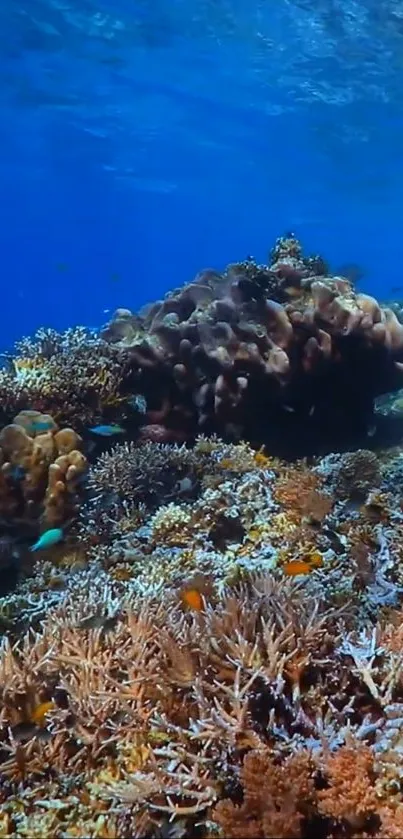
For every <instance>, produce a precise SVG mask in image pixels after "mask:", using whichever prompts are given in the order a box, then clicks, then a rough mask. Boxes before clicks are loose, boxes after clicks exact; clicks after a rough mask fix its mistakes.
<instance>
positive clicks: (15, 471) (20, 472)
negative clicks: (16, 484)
mask: <svg viewBox="0 0 403 839" xmlns="http://www.w3.org/2000/svg"><path fill="white" fill-rule="evenodd" d="M25 475H26V469H24V467H23V466H20V464H17V465H16V466H13V467H12V468H11V471H10V477H11V478H12V479H13V481H22V479H23V478H25Z"/></svg>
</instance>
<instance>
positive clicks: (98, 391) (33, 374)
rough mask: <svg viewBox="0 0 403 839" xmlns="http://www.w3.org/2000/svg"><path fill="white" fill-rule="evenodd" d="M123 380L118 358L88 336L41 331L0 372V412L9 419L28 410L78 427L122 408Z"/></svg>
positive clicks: (77, 332)
mask: <svg viewBox="0 0 403 839" xmlns="http://www.w3.org/2000/svg"><path fill="white" fill-rule="evenodd" d="M124 374H125V359H124V358H123V357H122V353H119V352H118V351H116V350H115V349H114V348H112V347H108V345H107V344H105V342H103V341H101V340H100V339H99V338H97V337H96V336H95V335H94V334H93V333H90V332H89V331H88V330H85V329H83V328H81V327H77V328H76V329H69V330H67V332H65V333H61V334H59V333H57V332H55V331H54V330H43V329H42V330H39V331H38V332H37V333H36V335H35V336H34V337H33V338H32V339H24V340H23V341H21V342H20V343H19V344H18V345H17V348H16V354H15V355H14V356H12V357H11V359H10V363H9V369H8V370H2V371H0V397H1V406H2V412H3V414H4V415H5V417H6V418H7V419H9V418H10V417H11V416H12V415H13V414H15V413H16V411H18V410H21V409H24V408H25V407H26V405H30V406H31V407H32V408H34V409H35V410H38V411H40V412H46V413H47V412H49V413H50V414H52V416H53V417H55V419H56V420H57V422H58V423H62V424H64V423H71V422H72V420H74V424H75V426H76V427H77V425H80V426H82V425H85V424H87V423H91V422H94V421H96V420H98V419H99V417H101V416H103V415H105V414H107V413H108V411H109V412H111V411H112V412H113V411H116V409H117V407H118V406H119V405H122V403H123V401H124V398H125V397H124V395H123V396H122V394H121V393H120V390H119V389H120V386H121V383H122V379H123V377H124Z"/></svg>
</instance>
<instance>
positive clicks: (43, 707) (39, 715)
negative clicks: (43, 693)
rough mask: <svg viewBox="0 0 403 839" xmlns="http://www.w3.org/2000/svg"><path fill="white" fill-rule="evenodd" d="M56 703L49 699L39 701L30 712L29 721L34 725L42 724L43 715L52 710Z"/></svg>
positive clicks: (43, 720)
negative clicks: (47, 700)
mask: <svg viewBox="0 0 403 839" xmlns="http://www.w3.org/2000/svg"><path fill="white" fill-rule="evenodd" d="M55 708H56V705H55V703H54V702H52V701H51V700H50V701H49V702H41V703H40V705H37V706H36V708H34V710H33V711H32V713H31V722H33V723H35V725H39V726H42V725H44V723H45V722H46V720H45V717H46V714H47V713H48V711H54V710H55Z"/></svg>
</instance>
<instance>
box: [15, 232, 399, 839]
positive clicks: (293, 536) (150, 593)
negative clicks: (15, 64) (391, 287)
mask: <svg viewBox="0 0 403 839" xmlns="http://www.w3.org/2000/svg"><path fill="white" fill-rule="evenodd" d="M392 315H393V313H391V310H390V309H385V308H382V307H381V306H379V305H378V304H377V302H376V301H375V300H373V298H369V297H367V296H365V295H362V294H358V293H356V292H355V291H354V290H353V288H352V287H351V285H350V284H349V283H348V281H347V280H346V279H344V278H342V277H330V276H329V272H328V269H327V267H326V265H325V264H324V262H323V260H321V258H320V257H318V256H314V257H311V258H306V257H304V256H303V255H302V252H301V248H300V245H299V243H298V242H297V240H296V239H295V238H294V237H292V236H289V237H286V238H284V239H280V240H278V241H277V243H276V245H275V248H274V249H273V251H272V254H271V265H270V266H264V265H257V264H256V263H255V262H254V261H253V260H251V259H248V260H246V261H245V262H243V263H237V264H235V265H231V266H229V267H228V269H226V271H225V272H224V273H223V274H217V273H215V272H212V271H210V272H207V273H206V272H205V273H203V275H200V276H199V277H198V278H196V280H195V281H194V283H191V284H190V285H188V286H186V287H184V288H182V289H179V290H177V291H174V292H172V293H171V294H169V295H167V297H166V298H165V300H164V301H160V302H159V303H157V304H155V305H153V306H151V307H149V308H148V310H145V311H143V312H142V313H140V315H138V316H134V315H132V314H131V313H130V312H128V311H127V310H121V311H120V312H119V313H118V315H117V317H115V318H114V319H113V321H112V323H111V324H110V325H109V327H107V328H106V330H105V331H104V333H103V337H102V338H100V337H97V336H95V335H94V334H92V333H89V332H87V331H85V330H81V329H76V330H69V331H68V332H67V333H65V334H64V335H57V333H54V332H53V331H51V330H41V331H40V332H39V333H38V335H37V336H36V338H35V339H34V340H25V341H23V342H21V344H20V345H19V347H18V350H17V354H16V355H15V357H13V358H10V359H9V370H8V372H7V371H4V370H3V371H2V372H1V373H0V397H1V409H0V410H1V412H2V413H1V416H2V418H3V427H2V430H1V431H0V583H2V581H3V578H5V577H7V579H8V578H9V577H12V576H13V580H14V582H13V584H12V587H11V588H12V590H11V591H10V587H9V588H7V587H6V588H5V589H4V591H3V589H1V590H0V630H1V633H2V641H1V646H0V836H4V837H26V836H34V837H43V836H48V837H50V839H52V837H59V836H63V837H66V838H67V837H72V839H73V837H77V838H78V839H80V837H94V839H95V837H100V839H117V837H122V839H125V837H127V838H128V837H132V836H136V837H138V839H158V837H163V836H164V837H171V839H173V837H195V838H196V837H198V838H199V839H213V837H214V838H215V839H225V837H227V839H231V837H233V839H237V837H239V839H240V838H241V837H250V839H255V837H256V839H258V837H261V839H270V837H275V836H278V837H283V839H291V837H296V839H297V838H298V837H299V839H309V837H311V836H318V837H321V839H334V837H340V839H341V837H342V839H397V837H398V836H400V835H401V833H402V825H403V792H402V779H403V759H402V735H401V730H402V720H403V631H402V625H403V458H402V452H401V445H400V446H399V445H397V446H395V447H394V448H390V449H387V448H383V449H380V447H379V445H377V446H375V442H377V443H379V441H377V440H374V438H373V437H371V434H372V431H371V428H372V425H371V423H372V402H373V399H374V397H375V396H376V394H377V393H379V392H381V391H382V389H387V388H389V387H392V388H394V387H397V386H398V385H399V380H400V378H401V375H402V374H401V369H400V365H401V363H402V361H403V337H402V335H403V333H402V328H403V327H402V326H401V324H400V323H399V322H398V321H397V320H396V319H395V317H394V315H393V316H392ZM328 412H330V414H331V417H330V422H329V425H328V432H329V435H330V439H331V440H332V441H333V443H334V440H335V439H336V438H337V439H338V441H339V442H340V437H337V434H336V435H335V437H334V436H332V435H333V434H334V431H335V429H336V431H339V430H340V431H341V437H343V435H344V432H346V431H347V434H346V435H344V437H343V445H340V447H338V446H336V445H335V444H334V445H332V446H329V445H327V444H326V445H325V444H324V436H323V435H322V431H323V428H322V426H323V424H324V423H325V421H326V418H328V416H330V415H329V413H328ZM88 425H90V426H91V428H89V429H88V427H87V426H88ZM305 426H306V427H307V428H309V429H311V431H312V432H313V433H314V434H316V431H317V430H318V429H319V431H318V440H317V446H316V449H315V447H313V448H314V449H315V451H316V455H315V456H312V446H311V445H310V443H309V440H308V438H309V434H308V437H307V436H304V428H305ZM336 426H337V428H336ZM358 427H360V428H362V429H363V431H364V435H363V436H364V439H365V442H364V441H362V440H361V439H360V440H359V445H360V446H361V448H357V446H355V447H353V446H352V445H351V447H350V449H349V450H346V448H348V446H346V445H345V444H346V440H347V441H348V438H349V431H351V430H352V429H353V430H354V429H356V430H357V428H358ZM368 430H369V431H371V433H370V434H368V433H367V432H368ZM299 431H300V432H301V433H300V434H299ZM296 432H298V434H299V443H300V444H301V446H300V448H302V454H303V455H304V456H305V455H307V457H305V458H304V457H302V458H300V459H298V458H295V457H292V454H293V452H295V448H296V447H294V448H293V445H292V443H293V441H292V437H295V436H297V434H296ZM218 433H219V434H221V435H222V436H221V437H220V436H218ZM309 433H310V432H309ZM115 434H118V435H119V441H118V443H117V444H116V442H115V439H114V436H115ZM321 435H322V436H321ZM353 436H354V435H353ZM238 438H241V441H238ZM280 438H281V439H282V440H283V442H284V447H283V448H285V449H286V454H287V458H286V459H280V458H279V457H277V456H275V455H276V454H278V453H279V449H280V450H281V448H282V447H281V446H278V445H277V443H278V441H279V439H280ZM267 440H271V442H272V443H273V445H272V447H269V446H267V445H266V446H264V445H263V444H264V442H265V441H267ZM307 442H308V443H309V445H307ZM287 447H288V448H287ZM371 448H374V449H376V450H374V451H372V450H371ZM329 451H330V454H325V456H323V452H329ZM25 525H30V527H28V530H25ZM52 528H57V529H62V530H63V534H64V535H67V539H64V540H63V541H61V542H59V541H57V544H54V545H52V544H50V546H48V548H47V550H46V552H45V551H42V552H38V553H36V552H34V553H31V552H29V554H28V557H29V562H27V563H26V566H25V565H24V566H23V570H22V571H21V573H18V574H15V568H16V567H17V568H19V567H20V558H21V555H22V554H23V553H24V551H26V549H27V547H28V546H32V541H33V535H34V534H35V531H36V535H38V533H40V532H43V531H45V530H48V529H52ZM45 535H46V534H45ZM25 558H26V557H25ZM2 572H3V573H2ZM14 578H15V579H14Z"/></svg>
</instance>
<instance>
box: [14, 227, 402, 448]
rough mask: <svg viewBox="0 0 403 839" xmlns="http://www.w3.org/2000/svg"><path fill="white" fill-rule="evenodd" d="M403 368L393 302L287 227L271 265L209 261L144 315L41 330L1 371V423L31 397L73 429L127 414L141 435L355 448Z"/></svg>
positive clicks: (121, 314)
mask: <svg viewBox="0 0 403 839" xmlns="http://www.w3.org/2000/svg"><path fill="white" fill-rule="evenodd" d="M402 365H403V325H402V324H401V323H400V322H399V320H398V317H397V315H396V313H395V312H394V310H393V309H392V308H388V307H386V308H385V307H383V306H381V305H380V304H379V303H378V301H377V300H375V298H373V297H370V296H369V295H366V294H362V293H358V292H357V291H356V290H355V289H354V288H353V286H352V284H351V283H350V282H349V281H348V280H347V279H346V278H345V277H342V276H332V275H330V274H329V271H328V268H327V266H326V264H325V263H324V261H323V260H322V259H321V258H320V257H318V256H314V257H306V256H304V255H303V253H302V249H301V245H300V243H299V242H298V241H297V240H296V239H295V238H294V237H292V236H289V237H287V238H283V239H279V240H278V241H277V242H276V245H275V247H274V248H273V250H272V252H271V256H270V265H258V264H257V263H256V262H254V261H253V260H252V259H248V260H246V261H244V262H239V263H234V264H231V265H229V266H228V267H227V268H226V269H225V271H223V272H222V273H218V272H216V271H213V270H206V271H203V272H201V273H200V274H199V275H198V276H197V277H196V278H195V279H194V280H193V282H190V283H188V284H187V285H185V286H183V287H181V288H178V289H174V290H173V291H172V292H170V293H169V294H167V295H166V297H165V298H164V299H163V300H159V301H157V302H155V303H152V304H150V305H149V306H147V307H145V308H143V309H142V310H141V311H140V313H138V314H133V313H132V312H131V311H130V310H128V309H118V310H117V311H116V312H115V314H114V316H113V318H112V320H111V322H110V323H109V324H108V325H107V326H106V327H105V328H104V329H103V330H102V332H101V334H100V336H96V335H94V334H93V333H90V332H89V331H86V330H84V329H81V328H77V329H74V330H68V331H67V332H66V333H64V334H63V335H58V334H57V333H55V332H54V331H52V330H40V331H39V333H38V334H37V335H36V336H35V337H34V338H33V339H26V340H24V341H22V342H21V343H20V344H19V345H18V347H17V352H16V354H15V355H14V356H12V357H10V359H9V369H8V371H6V372H5V371H2V372H1V373H0V402H1V410H2V411H3V413H4V414H5V415H6V416H5V418H6V419H7V420H9V417H10V416H12V415H13V414H15V413H17V411H18V410H20V409H21V408H24V407H26V406H27V405H29V406H30V407H32V408H35V409H37V410H40V411H44V412H47V413H50V414H52V416H54V417H55V418H56V419H57V421H58V422H59V423H63V424H67V425H70V424H71V421H72V418H73V417H74V420H75V423H76V427H78V430H79V431H80V433H81V431H82V430H83V428H85V426H86V425H91V424H93V425H95V424H98V423H105V422H107V423H110V422H117V421H122V419H123V420H126V421H127V425H128V428H129V431H130V433H131V435H132V438H135V439H137V437H138V436H140V439H142V440H151V441H154V442H159V443H168V442H183V441H187V440H191V439H194V438H195V437H196V436H197V434H199V433H203V434H211V433H217V434H219V435H220V436H221V437H223V438H225V439H235V440H236V439H247V440H249V441H252V442H253V443H256V444H261V443H266V444H269V445H270V446H271V449H272V451H274V449H275V448H276V450H277V453H278V454H281V455H284V454H290V455H303V454H307V453H310V452H312V451H315V450H316V451H318V449H321V450H323V448H324V447H325V446H326V445H327V448H328V449H329V450H331V449H332V448H334V447H335V446H336V445H344V446H346V445H347V447H348V446H351V445H357V443H358V442H360V443H361V444H362V442H363V440H362V438H364V439H365V435H366V434H367V432H370V431H371V429H372V425H373V405H374V400H375V398H376V397H377V396H379V395H381V394H383V393H386V392H388V391H393V390H395V389H398V388H399V387H401V386H402V384H403V373H402ZM141 406H142V407H141ZM321 447H322V448H321Z"/></svg>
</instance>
